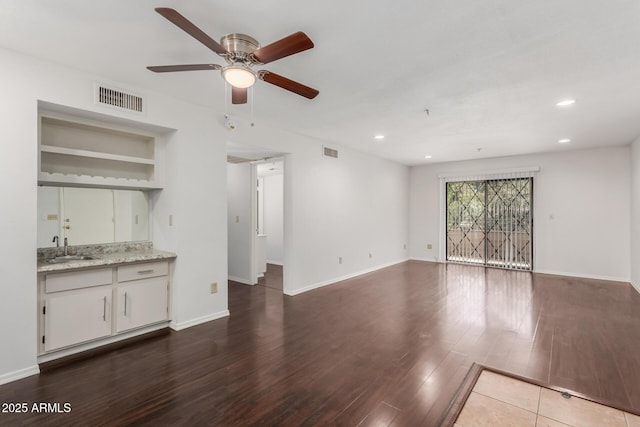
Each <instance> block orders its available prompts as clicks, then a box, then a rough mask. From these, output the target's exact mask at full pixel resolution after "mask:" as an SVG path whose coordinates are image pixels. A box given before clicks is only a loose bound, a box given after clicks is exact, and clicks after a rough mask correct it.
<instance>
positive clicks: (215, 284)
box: [211, 282, 218, 294]
mask: <svg viewBox="0 0 640 427" xmlns="http://www.w3.org/2000/svg"><path fill="white" fill-rule="evenodd" d="M216 292H218V282H213V283H212V284H211V293H212V294H215V293H216Z"/></svg>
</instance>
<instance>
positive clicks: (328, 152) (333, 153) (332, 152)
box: [322, 147, 338, 159]
mask: <svg viewBox="0 0 640 427" xmlns="http://www.w3.org/2000/svg"><path fill="white" fill-rule="evenodd" d="M322 150H323V153H324V155H325V156H327V157H333V158H334V159H337V158H338V150H334V149H333V148H329V147H322Z"/></svg>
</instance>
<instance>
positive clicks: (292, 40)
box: [253, 31, 313, 64]
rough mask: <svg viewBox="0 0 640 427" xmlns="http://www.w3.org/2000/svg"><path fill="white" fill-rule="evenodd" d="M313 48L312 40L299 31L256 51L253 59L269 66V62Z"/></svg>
mask: <svg viewBox="0 0 640 427" xmlns="http://www.w3.org/2000/svg"><path fill="white" fill-rule="evenodd" d="M312 47H313V42H312V41H311V39H310V38H309V37H307V35H306V34H305V33H303V32H302V31H298V32H297V33H293V34H291V35H290V36H287V37H285V38H283V39H280V40H278V41H276V42H273V43H271V44H270V45H267V46H264V47H261V48H260V49H256V50H255V51H254V52H253V57H254V58H255V59H256V60H258V61H259V62H261V63H263V64H268V63H269V62H273V61H275V60H277V59H280V58H284V57H286V56H289V55H293V54H294V53H298V52H302V51H304V50H307V49H311V48H312Z"/></svg>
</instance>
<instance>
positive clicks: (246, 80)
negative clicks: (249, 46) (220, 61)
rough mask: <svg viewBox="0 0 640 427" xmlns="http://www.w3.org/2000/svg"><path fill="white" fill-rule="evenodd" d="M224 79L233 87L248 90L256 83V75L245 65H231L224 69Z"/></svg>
mask: <svg viewBox="0 0 640 427" xmlns="http://www.w3.org/2000/svg"><path fill="white" fill-rule="evenodd" d="M222 77H223V78H224V80H225V81H226V82H227V83H229V84H230V85H231V86H234V87H237V88H239V89H246V88H248V87H251V86H253V84H254V83H255V82H256V75H255V73H254V72H253V71H251V69H250V68H249V67H247V66H246V65H244V64H231V65H229V66H227V67H224V68H223V69H222Z"/></svg>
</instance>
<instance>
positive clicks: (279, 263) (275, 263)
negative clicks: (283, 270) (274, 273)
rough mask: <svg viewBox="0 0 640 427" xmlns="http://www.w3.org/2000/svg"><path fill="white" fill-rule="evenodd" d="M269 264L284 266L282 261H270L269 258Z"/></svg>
mask: <svg viewBox="0 0 640 427" xmlns="http://www.w3.org/2000/svg"><path fill="white" fill-rule="evenodd" d="M267 264H273V265H279V266H280V267H283V266H284V264H283V262H282V261H269V260H267Z"/></svg>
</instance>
